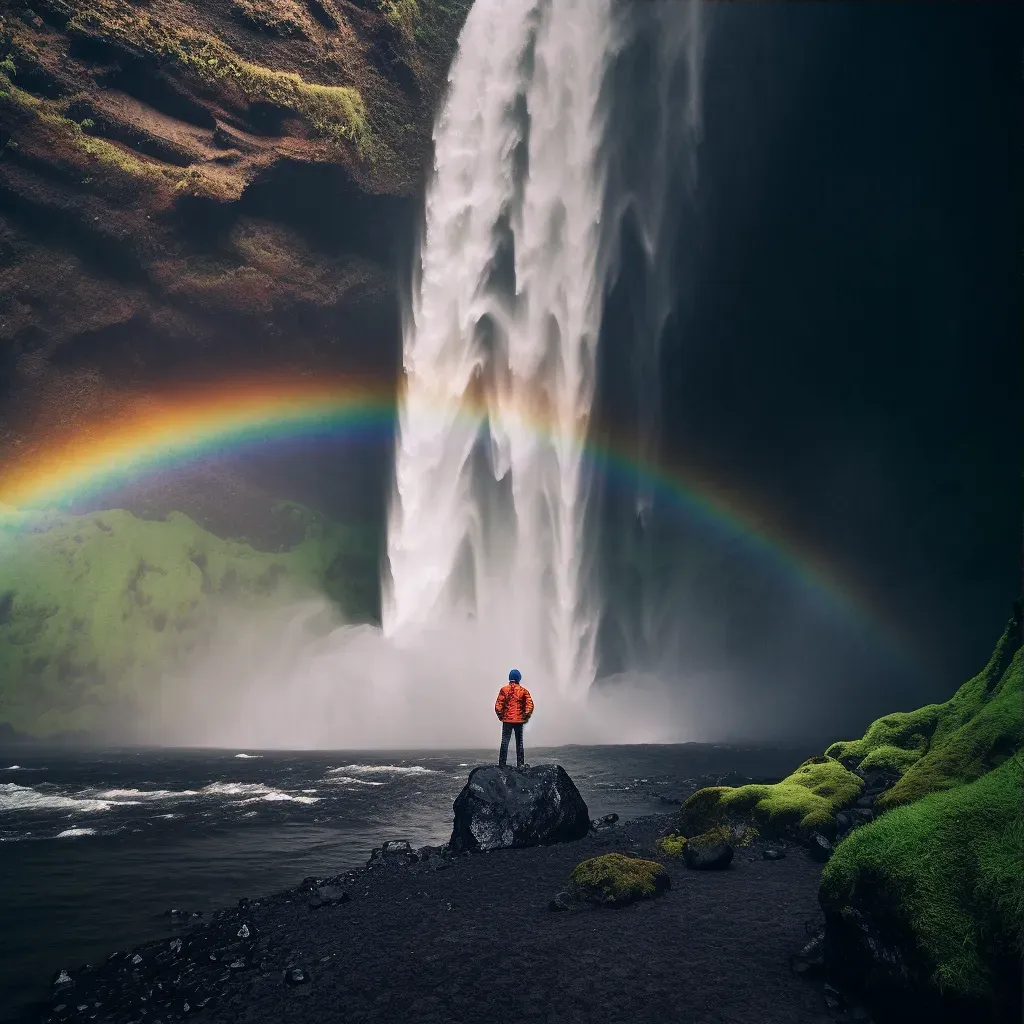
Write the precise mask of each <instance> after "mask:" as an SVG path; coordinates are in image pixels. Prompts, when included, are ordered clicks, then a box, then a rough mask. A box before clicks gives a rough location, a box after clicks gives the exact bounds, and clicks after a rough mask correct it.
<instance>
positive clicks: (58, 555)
mask: <svg viewBox="0 0 1024 1024" xmlns="http://www.w3.org/2000/svg"><path fill="white" fill-rule="evenodd" d="M33 523H34V525H31V524H33ZM375 569H376V551H375V550H374V549H372V547H370V546H368V545H367V544H366V542H365V539H364V538H362V537H361V536H359V535H358V534H353V533H352V532H350V531H346V530H343V529H342V528H339V527H337V526H335V525H332V524H329V523H326V522H324V521H323V520H321V519H318V518H317V517H315V516H310V519H309V522H308V525H307V529H306V537H305V539H304V540H302V541H301V543H299V544H298V545H296V546H295V547H294V548H293V549H292V550H291V551H287V552H281V553H276V554H271V553H266V552H261V551H256V550H255V549H253V548H252V547H250V546H249V545H248V544H245V543H243V542H239V541H232V540H222V539H220V538H218V537H215V536H214V535H213V534H210V533H207V532H206V531H205V530H203V529H202V528H201V527H199V526H197V525H196V524H195V523H194V522H192V520H191V519H189V518H188V517H186V516H184V515H181V514H180V513H171V515H169V516H168V518H167V520H166V521H165V522H152V521H147V520H142V519H136V518H135V517H134V516H133V515H131V513H129V512H125V511H122V510H112V511H104V512H98V513H94V514H91V515H83V516H51V517H48V518H47V519H45V520H43V521H40V520H38V519H34V520H28V519H26V518H25V517H21V516H18V515H17V514H14V515H7V516H4V517H3V518H2V519H0V721H4V722H8V723H10V724H11V725H13V726H14V727H15V728H16V729H18V730H20V731H24V732H31V733H35V734H40V735H47V734H52V733H56V732H62V731H69V730H77V729H84V730H88V729H90V728H91V727H93V726H95V725H97V724H98V723H99V722H101V721H102V719H103V709H104V707H105V706H106V705H108V704H111V703H119V702H125V701H128V702H132V701H137V700H140V699H144V697H145V694H146V692H147V689H148V688H151V687H152V685H153V683H154V681H155V679H156V678H157V677H158V675H159V672H160V670H161V668H163V667H164V666H167V665H169V664H173V663H174V661H175V659H176V658H177V657H178V656H180V655H181V654H183V653H186V652H187V651H188V650H190V649H191V648H193V647H194V646H195V645H196V644H197V643H198V642H199V641H200V640H201V639H202V638H203V636H204V635H206V633H207V631H208V630H209V628H210V626H211V624H212V623H213V622H214V621H215V620H216V611H217V607H218V606H219V605H222V604H224V603H226V602H231V603H241V604H243V605H252V606H260V605H264V606H265V605H268V604H270V603H273V602H277V601H280V600H282V599H284V598H286V597H287V596H288V595H289V594H294V593H302V592H311V591H318V592H324V591H326V592H328V593H329V594H331V596H332V597H334V598H335V600H337V601H338V602H339V603H340V604H341V605H342V607H343V608H344V609H345V610H346V611H347V612H348V613H349V614H352V615H359V614H360V613H361V614H362V615H363V616H364V617H365V616H366V614H367V611H368V608H367V607H366V606H367V602H368V601H369V600H370V592H369V586H368V580H367V578H366V577H368V576H369V574H370V573H371V572H374V571H375Z"/></svg>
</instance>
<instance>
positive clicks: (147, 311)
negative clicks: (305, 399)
mask: <svg viewBox="0 0 1024 1024" xmlns="http://www.w3.org/2000/svg"><path fill="white" fill-rule="evenodd" d="M468 7H469V0H419V2H417V0H353V2H346V0H148V2H146V3H128V2H127V0H26V4H25V5H24V6H19V5H16V4H14V5H5V7H4V9H3V12H2V13H0V253H2V258H0V460H2V459H3V458H4V456H5V455H10V454H11V453H22V454H23V453H24V452H25V451H30V450H31V447H32V445H33V444H35V443H37V442H38V441H40V440H41V439H43V438H44V437H48V436H52V435H53V434H54V433H57V434H60V433H62V432H66V431H70V430H73V429H74V428H75V427H76V425H78V424H80V423H83V422H87V421H89V420H91V419H93V418H95V417H97V416H101V415H110V414H111V413H116V410H117V408H118V406H119V403H120V402H121V401H123V400H124V399H125V397H126V396H132V395H135V394H138V393H140V392H141V393H144V392H145V391H146V390H147V389H150V388H152V387H153V386H154V385H156V384H165V383H167V382H169V381H175V380H193V379H197V378H202V379H207V380H219V379H229V378H230V377H231V376H232V375H237V374H238V373H239V372H246V373H253V372H258V371H261V370H264V371H277V370H281V369H287V370H289V371H295V370H299V371H313V372H315V371H316V370H317V369H329V370H332V371H334V372H337V371H339V370H341V371H353V370H358V371H360V372H362V373H373V374H380V375H381V376H383V377H385V378H386V379H394V378H395V376H396V370H397V367H398V365H399V363H398V357H399V353H400V334H399V330H400V321H399V307H398V287H397V273H396V272H397V271H398V270H399V269H400V268H401V269H402V270H404V269H405V267H406V260H405V259H404V257H406V256H407V255H408V252H409V249H410V247H411V241H412V239H413V237H414V233H415V227H416V219H417V216H418V210H419V195H420V192H421V190H422V186H423V182H424V180H425V170H426V162H427V158H428V154H429V141H430V131H431V127H432V120H433V115H434V111H435V108H436V105H437V102H438V98H439V96H440V94H441V90H442V88H443V86H444V82H445V79H446V73H447V68H448V65H449V63H450V60H451V57H452V55H453V53H454V49H455V45H456V40H457V36H458V32H459V29H460V28H461V24H462V21H463V20H464V17H465V14H466V11H467V9H468Z"/></svg>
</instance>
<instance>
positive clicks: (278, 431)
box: [0, 378, 916, 664]
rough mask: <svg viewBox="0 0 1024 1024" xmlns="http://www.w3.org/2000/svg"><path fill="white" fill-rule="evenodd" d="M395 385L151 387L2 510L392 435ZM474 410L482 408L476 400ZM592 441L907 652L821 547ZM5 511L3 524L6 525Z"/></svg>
mask: <svg viewBox="0 0 1024 1024" xmlns="http://www.w3.org/2000/svg"><path fill="white" fill-rule="evenodd" d="M396 401H397V400H396V395H395V392H394V389H393V387H386V386H383V385H381V384H380V383H373V382H367V381H357V380H352V379H346V380H340V381H339V380H323V379H312V378H308V379H300V380H293V381H287V382H281V381H273V382H270V381H248V382H236V383H232V384H230V385H224V384H222V385H219V386H217V387H212V386H203V387H193V388H190V389H188V390H183V391H180V392H177V393H168V394H165V395H162V396H148V397H147V398H146V399H145V400H144V401H143V402H140V403H139V405H138V406H137V407H136V408H135V409H134V410H132V411H130V412H128V413H122V414H121V415H119V416H118V418H117V420H116V421H114V422H110V421H107V422H102V423H98V424H94V425H93V426H91V427H88V428H85V429H83V430H81V431H79V432H76V434H75V435H74V437H72V438H70V439H67V438H64V439H61V440H58V441H57V442H55V443H50V444H44V445H42V446H41V447H39V448H37V449H35V450H33V451H30V452H28V453H27V454H26V455H25V456H23V457H22V458H20V459H19V460H17V462H16V463H15V465H13V466H10V467H5V468H4V469H3V470H2V472H0V512H2V511H3V509H4V507H5V506H7V507H8V510H10V508H11V507H13V509H15V510H18V511H20V512H31V511H35V510H44V509H67V508H70V507H72V506H74V505H76V504H82V503H85V502H87V501H93V502H94V501H95V500H96V499H97V498H98V497H100V496H101V495H102V494H103V493H104V492H107V491H110V490H112V489H114V488H117V487H121V486H124V485H126V484H130V483H131V482H133V481H137V480H139V479H142V478H144V477H146V476H148V475H150V474H154V473H157V472H160V471H163V470H167V469H174V468H178V467H182V466H187V465H189V464H194V463H196V462H200V461H202V460H204V459H210V458H216V457H219V456H226V455H237V454H238V453H240V452H242V451H245V450H256V451H259V450H262V449H264V448H268V447H270V446H272V445H276V444H280V443H282V442H284V443H289V442H298V443H314V442H317V441H324V440H334V441H337V440H339V439H346V440H359V439H379V438H385V437H390V436H393V433H394V430H395V424H396V417H397V404H396ZM464 414H465V415H468V416H475V415H478V410H474V409H473V408H472V407H470V408H467V409H466V410H465V411H464ZM517 419H518V420H519V424H520V426H521V427H524V428H526V429H529V430H530V431H532V432H535V433H537V434H540V435H543V436H550V435H551V434H552V430H551V427H550V422H549V420H548V418H547V417H546V416H545V415H544V413H543V410H541V409H539V408H531V409H528V408H523V409H522V410H519V415H518V416H517ZM585 450H586V453H587V455H588V456H589V457H590V458H591V459H593V460H594V462H595V463H596V465H598V466H599V467H600V468H601V470H602V471H613V472H622V473H625V474H628V476H629V477H630V478H631V479H633V480H637V481H640V482H641V483H642V484H643V485H644V486H645V487H646V488H648V489H649V490H650V491H651V492H653V493H654V494H656V495H659V496H664V497H667V498H669V499H670V500H671V501H673V502H674V503H675V504H676V505H678V506H679V507H681V509H682V510H684V511H685V512H686V513H687V515H688V516H690V517H692V518H693V519H694V520H696V521H697V522H699V523H701V524H702V525H704V526H706V527H707V528H710V529H713V530H714V531H716V532H717V533H718V534H719V535H725V536H727V537H730V538H733V539H736V540H738V541H740V542H741V543H742V544H743V545H744V546H745V547H746V548H747V549H748V550H750V551H751V553H752V554H755V555H756V556H758V557H759V558H762V559H767V560H768V561H770V562H772V563H773V564H775V565H776V566H777V567H779V568H780V569H782V570H783V571H785V573H786V574H787V575H788V576H789V577H790V578H791V579H793V580H794V582H795V583H796V584H797V585H798V586H800V587H801V588H802V589H803V590H804V592H806V593H809V594H810V595H811V596H813V597H814V598H815V599H816V600H817V601H818V602H819V603H820V604H822V605H823V606H825V607H826V608H828V609H829V610H830V612H832V613H833V614H838V615H839V616H841V618H842V619H843V620H844V621H846V622H847V623H849V624H851V625H853V626H855V627H857V628H859V629H861V630H864V631H866V632H867V633H868V634H869V635H871V637H872V640H873V642H874V643H876V644H879V645H880V646H882V647H883V648H884V649H886V651H887V653H888V654H889V655H890V656H895V657H896V658H897V659H898V660H900V661H902V662H903V663H904V664H910V663H912V662H914V661H916V659H915V658H914V657H913V656H912V655H911V653H910V649H909V646H908V645H907V644H906V643H905V642H904V641H902V640H901V639H900V638H898V637H896V636H894V634H893V633H892V632H891V630H889V628H888V627H887V626H885V625H884V624H883V623H882V622H881V621H879V620H878V619H877V618H876V616H875V615H874V614H873V613H872V612H871V610H870V606H869V603H868V602H867V601H866V600H865V599H864V598H863V597H860V596H859V595H858V594H857V593H856V589H855V588H854V587H853V586H852V585H851V584H850V583H849V582H848V581H844V580H842V579H840V578H839V576H838V575H837V573H836V572H835V571H834V570H833V569H832V568H830V567H829V566H828V564H827V563H826V562H825V561H823V560H822V559H821V558H820V557H818V556H816V555H815V554H814V553H813V552H811V551H809V550H808V549H807V548H806V547H805V546H803V545H802V544H800V543H798V542H796V541H794V540H793V539H792V538H789V537H786V536H784V535H783V534H782V533H781V532H780V531H778V530H776V529H773V528H772V527H770V526H769V525H768V524H767V523H766V522H765V521H764V518H763V516H762V515H760V514H759V513H758V512H757V510H755V509H753V508H750V507H748V506H747V505H745V504H743V503H741V502H740V501H738V500H737V499H736V498H735V497H734V496H733V495H726V494H725V493H724V492H723V491H722V490H721V489H720V488H718V487H716V486H715V485H714V484H713V483H712V482H711V481H708V480H707V479H705V478H703V477H702V476H701V475H700V474H698V473H697V472H695V471H694V470H692V469H689V468H686V467H682V466H679V465H672V466H668V465H656V464H654V463H651V462H649V461H645V460H643V459H640V458H638V457H637V456H636V454H635V453H633V452H631V451H630V450H629V449H627V448H626V447H623V446H621V445H616V444H614V443H608V442H604V441H593V440H588V441H587V442H586V449H585ZM2 518H3V517H2V516H0V525H2Z"/></svg>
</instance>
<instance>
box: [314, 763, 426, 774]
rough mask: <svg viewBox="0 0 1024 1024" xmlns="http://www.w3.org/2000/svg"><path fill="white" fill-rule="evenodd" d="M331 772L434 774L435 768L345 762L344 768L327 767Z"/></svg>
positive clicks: (416, 765) (415, 765)
mask: <svg viewBox="0 0 1024 1024" xmlns="http://www.w3.org/2000/svg"><path fill="white" fill-rule="evenodd" d="M331 772H350V773H352V774H353V775H436V774H437V770H436V769H435V768H424V767H423V766H422V765H418V764H413V765H400V764H347V765H345V767H344V768H329V769H328V773H331Z"/></svg>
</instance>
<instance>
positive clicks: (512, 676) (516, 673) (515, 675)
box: [508, 668, 523, 683]
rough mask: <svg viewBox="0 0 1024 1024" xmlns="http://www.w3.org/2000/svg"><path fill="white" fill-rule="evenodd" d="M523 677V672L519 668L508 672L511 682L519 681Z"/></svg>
mask: <svg viewBox="0 0 1024 1024" xmlns="http://www.w3.org/2000/svg"><path fill="white" fill-rule="evenodd" d="M522 678H523V674H522V673H521V672H520V671H519V669H517V668H514V669H512V671H511V672H509V674H508V681H509V682H510V683H518V682H519V680H520V679H522Z"/></svg>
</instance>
